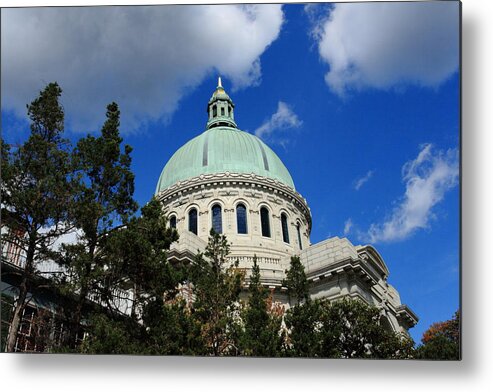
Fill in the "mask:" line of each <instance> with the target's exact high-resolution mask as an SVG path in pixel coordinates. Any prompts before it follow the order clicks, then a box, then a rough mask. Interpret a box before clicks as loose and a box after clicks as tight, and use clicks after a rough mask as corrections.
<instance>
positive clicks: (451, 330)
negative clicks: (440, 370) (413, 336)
mask: <svg viewBox="0 0 493 392" xmlns="http://www.w3.org/2000/svg"><path fill="white" fill-rule="evenodd" d="M421 342H422V344H421V345H420V346H419V347H418V349H417V356H418V358H420V359H432V360H460V313H459V311H458V310H457V311H456V312H455V314H454V317H453V318H452V319H450V320H447V321H442V322H438V323H434V324H432V325H431V326H430V328H428V329H427V330H426V331H425V332H424V333H423V338H422V339H421Z"/></svg>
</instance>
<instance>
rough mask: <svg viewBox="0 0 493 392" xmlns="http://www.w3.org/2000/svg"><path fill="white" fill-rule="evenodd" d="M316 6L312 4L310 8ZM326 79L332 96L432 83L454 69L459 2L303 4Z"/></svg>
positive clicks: (443, 78) (456, 58)
mask: <svg viewBox="0 0 493 392" xmlns="http://www.w3.org/2000/svg"><path fill="white" fill-rule="evenodd" d="M315 8H316V7H315ZM306 12H307V14H308V16H309V17H310V19H311V20H312V22H314V27H313V33H314V37H315V39H316V43H317V45H318V51H319V54H320V57H321V59H322V60H323V61H324V62H325V63H327V64H328V65H329V71H328V72H327V74H326V75H325V81H326V82H327V84H328V85H329V87H330V88H331V89H332V90H333V91H334V92H335V93H337V94H339V95H344V94H345V93H346V92H347V91H348V90H351V89H363V88H377V89H388V88H391V87H394V86H401V85H405V84H415V85H419V86H427V87H436V86H438V85H439V84H440V83H442V82H443V81H445V80H446V79H447V78H448V77H449V76H451V75H452V74H453V73H454V72H456V71H457V69H458V62H459V4H458V2H447V1H430V2H404V3H397V2H394V3H392V2H390V3H366V4H364V3H352V4H351V3H346V4H336V5H334V6H333V7H330V8H329V11H327V10H326V8H323V12H322V11H321V12H322V15H320V12H319V13H318V14H317V12H315V9H314V7H308V8H306Z"/></svg>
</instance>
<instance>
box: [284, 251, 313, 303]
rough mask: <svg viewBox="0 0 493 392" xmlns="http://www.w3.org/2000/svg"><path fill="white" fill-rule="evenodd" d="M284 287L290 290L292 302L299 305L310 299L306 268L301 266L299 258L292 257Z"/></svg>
mask: <svg viewBox="0 0 493 392" xmlns="http://www.w3.org/2000/svg"><path fill="white" fill-rule="evenodd" d="M283 286H285V287H286V288H287V289H288V295H289V298H290V300H293V299H294V300H296V303H297V304H300V303H303V302H304V301H307V300H309V299H310V294H309V285H308V280H307V278H306V274H305V268H304V267H303V264H301V261H300V258H299V257H297V256H293V257H291V263H290V266H289V269H288V270H286V279H284V281H283Z"/></svg>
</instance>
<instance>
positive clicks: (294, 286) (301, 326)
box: [283, 257, 319, 357]
mask: <svg viewBox="0 0 493 392" xmlns="http://www.w3.org/2000/svg"><path fill="white" fill-rule="evenodd" d="M283 286H285V287H286V288H287V290H288V295H289V297H290V300H293V299H294V300H295V301H296V302H295V304H294V305H293V306H292V307H291V308H289V310H288V311H287V312H286V316H285V320H284V321H285V323H286V327H287V329H288V335H287V342H286V343H287V344H286V348H285V355H287V356H295V357H314V356H316V355H317V348H318V342H317V339H318V336H317V333H316V329H317V321H318V317H319V303H318V302H314V301H312V300H311V299H310V294H309V286H308V280H307V278H306V274H305V269H304V267H303V265H302V264H301V261H300V258H299V257H291V263H290V268H289V269H288V270H287V271H286V279H285V280H284V282H283Z"/></svg>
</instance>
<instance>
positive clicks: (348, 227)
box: [344, 218, 353, 235]
mask: <svg viewBox="0 0 493 392" xmlns="http://www.w3.org/2000/svg"><path fill="white" fill-rule="evenodd" d="M352 227H353V221H352V220H351V218H349V219H347V220H346V222H344V235H348V234H349V233H350V232H351V229H352Z"/></svg>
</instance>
